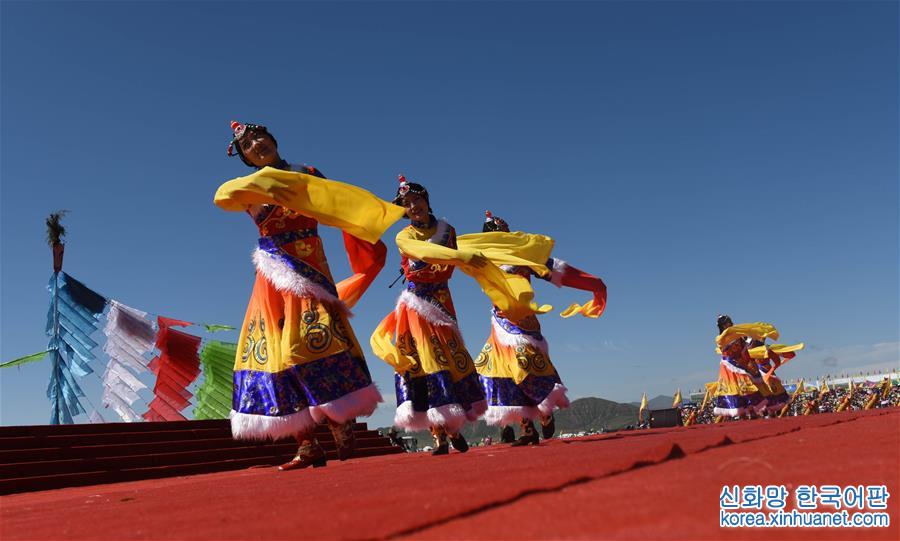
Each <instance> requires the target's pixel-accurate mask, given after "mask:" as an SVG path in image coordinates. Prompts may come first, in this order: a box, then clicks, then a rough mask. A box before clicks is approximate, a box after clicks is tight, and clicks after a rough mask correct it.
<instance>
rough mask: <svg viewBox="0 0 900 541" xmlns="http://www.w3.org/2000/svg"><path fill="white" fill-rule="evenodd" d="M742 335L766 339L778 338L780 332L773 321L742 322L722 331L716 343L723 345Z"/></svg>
mask: <svg viewBox="0 0 900 541" xmlns="http://www.w3.org/2000/svg"><path fill="white" fill-rule="evenodd" d="M740 336H749V337H750V338H753V339H754V340H765V339H766V338H771V339H772V340H778V336H779V334H778V329H776V328H775V326H774V325H772V324H771V323H762V322H757V323H741V324H740V325H732V326H731V327H728V328H727V329H725V330H724V331H722V334H720V335H719V336H717V337H716V345H718V346H723V345H725V344H727V343H729V342H731V341H732V340H734V339H735V338H738V337H740Z"/></svg>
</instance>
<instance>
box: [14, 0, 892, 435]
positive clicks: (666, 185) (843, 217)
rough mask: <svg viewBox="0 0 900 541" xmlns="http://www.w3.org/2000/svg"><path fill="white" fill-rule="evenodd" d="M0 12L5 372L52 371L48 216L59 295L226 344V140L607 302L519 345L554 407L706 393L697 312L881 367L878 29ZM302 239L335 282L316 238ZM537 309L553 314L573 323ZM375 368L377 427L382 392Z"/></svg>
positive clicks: (828, 10) (146, 6) (885, 43)
mask: <svg viewBox="0 0 900 541" xmlns="http://www.w3.org/2000/svg"><path fill="white" fill-rule="evenodd" d="M0 12H2V32H0V40H2V42H0V45H2V48H0V55H2V56H0V61H2V62H0V70H2V72H0V76H2V77H0V81H2V83H0V85H2V86H0V114H2V119H3V121H2V125H0V144H2V145H0V153H2V154H0V158H2V160H0V178H2V188H0V210H2V212H0V214H2V216H0V288H2V289H0V357H2V359H4V360H7V359H11V358H14V357H17V356H19V355H24V354H27V353H31V352H34V351H38V350H40V349H42V348H43V347H44V346H45V344H46V337H45V336H44V335H43V325H44V318H45V314H46V306H47V300H48V295H47V292H46V290H45V284H46V281H47V279H48V276H49V274H50V272H51V259H50V252H49V249H48V248H47V246H46V244H45V243H44V240H43V237H44V227H43V219H44V217H45V216H46V215H47V214H48V213H49V212H50V211H53V210H56V209H61V208H62V209H68V210H70V211H71V214H70V215H69V216H67V217H66V219H65V224H66V226H67V227H68V228H69V230H70V234H69V235H68V243H67V253H66V261H65V268H66V270H67V271H68V272H69V273H70V274H72V275H73V276H75V277H77V278H79V279H80V280H82V281H84V282H85V283H86V284H88V285H89V286H91V287H93V288H94V289H96V290H98V291H99V292H101V293H103V294H104V295H107V296H109V297H113V298H116V299H118V300H120V301H122V302H125V303H126V304H129V305H131V306H134V307H137V308H140V309H143V310H147V311H150V312H154V313H157V314H163V315H167V316H171V317H177V318H182V319H187V320H191V321H204V322H216V323H229V324H232V325H238V324H240V321H241V318H242V316H243V312H244V309H245V307H246V302H247V299H248V297H249V294H250V290H251V285H252V277H253V269H252V266H251V262H250V259H249V253H250V250H251V248H252V247H253V244H254V241H255V238H256V231H255V228H254V226H253V225H252V223H251V221H250V220H249V218H248V217H247V216H245V215H241V214H232V213H226V212H223V211H221V210H219V209H218V208H216V207H215V206H213V205H212V195H213V193H214V191H215V189H216V187H217V186H218V185H219V184H220V183H221V182H223V181H225V180H228V179H230V178H233V177H235V176H239V175H242V174H245V173H246V172H247V170H246V168H245V167H244V166H243V164H241V163H240V162H239V161H238V160H237V159H228V158H227V157H226V156H225V147H226V145H227V142H228V131H229V130H228V122H229V121H230V120H232V119H239V120H243V121H250V122H257V123H262V124H266V125H268V126H269V127H270V129H271V130H272V132H273V133H275V134H276V136H277V137H278V141H279V144H280V150H281V152H282V155H283V156H285V157H286V158H287V159H288V160H291V161H297V162H306V163H310V164H313V165H315V166H317V167H319V168H320V169H321V170H322V171H323V172H325V173H326V174H327V175H328V176H330V177H332V178H335V179H339V180H347V181H350V182H353V183H356V184H358V185H361V186H363V187H365V188H367V189H369V190H371V191H373V192H375V193H377V194H379V195H381V196H382V197H385V198H387V197H389V196H391V195H392V194H393V191H394V189H395V186H396V181H395V179H396V175H397V174H398V173H400V172H402V173H405V174H406V175H407V176H408V177H409V178H410V179H412V180H416V181H420V182H422V183H423V184H425V185H426V186H427V187H428V188H429V190H430V192H431V194H432V206H433V207H434V208H435V210H436V212H437V214H439V215H440V216H443V217H446V218H447V219H448V220H449V221H450V222H451V223H452V224H454V225H455V226H456V227H457V230H458V231H459V232H460V233H463V232H470V231H476V230H480V227H481V221H482V216H483V212H484V210H485V209H487V208H489V209H491V210H493V211H494V213H495V214H497V215H500V216H503V217H504V218H506V219H507V220H508V221H509V222H510V223H511V224H512V226H513V228H514V229H522V230H526V231H531V232H538V233H544V234H548V235H551V236H553V237H554V238H555V239H556V241H557V244H556V251H555V255H557V256H559V257H562V258H563V259H566V260H568V261H570V262H571V263H573V264H575V265H576V266H579V267H581V268H583V269H585V270H588V271H590V272H593V273H594V274H597V275H599V276H601V277H603V279H604V280H605V281H606V283H607V285H608V287H609V306H608V310H607V313H606V314H605V315H604V316H603V318H601V319H600V320H587V319H578V320H562V319H561V318H559V317H558V316H557V315H555V314H551V315H548V316H544V317H543V319H542V323H543V325H544V331H545V334H546V335H547V337H548V339H549V341H550V344H551V356H552V358H553V360H554V362H555V364H556V366H557V368H558V370H559V372H560V374H561V376H562V378H563V380H564V381H565V382H566V383H567V384H568V386H569V388H570V391H571V395H572V396H573V397H579V396H602V397H605V398H610V399H614V400H619V401H633V400H637V399H639V397H640V394H641V393H642V392H647V393H648V394H649V395H651V396H653V395H655V394H660V393H665V394H671V393H672V392H673V391H674V389H675V388H676V387H681V388H682V389H685V390H686V389H691V388H697V387H699V386H700V385H702V384H703V383H704V382H706V381H709V380H711V379H714V378H715V375H716V371H717V358H716V355H715V353H714V352H713V342H712V340H713V337H714V335H715V324H714V323H715V316H716V314H717V313H720V312H728V313H730V314H731V315H732V316H733V317H734V319H735V320H736V321H758V320H763V321H770V322H772V323H774V324H775V325H776V326H778V327H779V328H780V329H781V331H782V338H783V340H784V341H788V342H793V341H804V342H806V343H807V345H808V349H807V350H806V351H804V352H802V354H801V355H800V356H798V358H797V359H795V360H794V361H792V363H791V364H790V365H788V366H786V367H785V368H784V369H783V372H782V374H783V375H784V376H785V377H791V376H817V375H820V374H825V373H832V374H833V373H840V372H846V371H858V370H872V369H876V368H890V367H895V368H896V367H898V365H900V361H898V358H900V353H898V351H900V350H898V343H900V336H898V334H900V330H898V329H900V317H898V314H900V306H898V299H900V291H898V283H900V270H898V261H900V253H898V244H900V242H898V240H900V239H898V230H900V220H898V208H900V206H898V203H900V197H898V144H900V140H898V128H897V121H898V105H897V96H898V65H900V62H898V53H897V39H898V29H897V24H898V23H897V21H898V6H897V4H896V3H893V2H659V3H657V2H631V3H625V2H594V3H582V2H580V3H560V2H554V3H549V2H548V3H539V2H532V3H483V4H482V3H408V2H401V3H388V2H365V3H347V2H341V3H335V4H326V3H282V2H277V3H253V4H250V3H238V2H224V3H222V2H218V3H211V2H193V3H164V2H153V3H150V2H128V3H112V2H108V3H90V2H75V3H54V2H28V3H26V2H3V3H2V4H0ZM401 226H402V224H398V225H397V226H396V227H395V228H394V229H393V230H391V231H390V232H388V234H387V235H386V240H387V241H388V242H389V245H390V244H391V243H392V239H393V235H394V233H395V232H396V230H397V229H398V228H399V227H401ZM324 236H325V240H326V243H327V246H328V249H329V255H330V261H331V264H332V269H333V270H334V271H335V274H336V275H338V276H344V275H346V273H347V264H346V261H345V257H344V255H343V253H342V251H341V245H340V242H339V237H338V236H337V234H336V233H335V232H333V231H327V232H325V233H324ZM390 251H391V256H390V259H389V260H388V265H387V267H386V268H385V270H384V272H383V274H382V275H381V276H380V277H379V279H378V280H377V281H376V282H375V284H374V285H373V287H372V289H371V290H370V292H369V293H368V294H367V296H366V297H364V298H363V300H362V301H361V303H360V304H359V305H358V306H357V308H356V309H355V313H356V317H355V318H354V320H353V325H354V329H355V331H356V333H357V335H358V336H359V337H361V338H362V339H363V341H364V342H366V341H367V337H368V335H369V334H370V333H371V331H372V330H373V329H374V327H375V326H376V324H377V323H378V321H379V320H380V319H381V318H382V317H383V316H384V315H385V314H386V313H387V311H388V310H390V309H391V307H392V306H393V304H394V299H395V297H396V295H397V291H396V288H395V289H393V290H388V289H387V284H388V283H389V282H390V281H391V280H392V279H393V278H394V276H395V274H396V271H395V269H396V268H397V266H398V260H399V258H398V256H397V255H396V251H395V249H394V247H393V246H392V245H391V246H390ZM536 287H537V290H538V298H539V300H541V301H543V302H549V303H551V304H554V305H555V306H556V307H557V308H562V307H564V306H566V305H567V304H568V303H570V302H574V301H578V300H584V299H586V297H585V295H583V294H582V293H579V292H573V291H567V290H556V289H555V288H553V287H552V286H549V284H543V283H540V284H538V285H537V286H536ZM451 289H452V290H453V292H454V296H455V300H456V304H457V307H458V310H459V316H460V320H461V325H462V330H463V334H464V337H465V339H466V342H467V345H468V347H469V348H470V350H471V351H477V350H478V349H479V348H480V347H481V345H482V343H483V341H484V340H485V338H486V336H487V333H488V329H489V323H488V308H489V307H488V303H487V301H486V299H485V297H484V296H483V295H482V294H481V293H480V291H479V290H478V289H477V288H476V287H475V285H474V282H472V280H470V279H468V278H467V277H465V276H463V275H461V274H460V275H458V276H457V277H456V278H454V280H453V281H452V283H451ZM223 337H224V338H229V336H227V335H226V336H223ZM369 364H370V366H371V367H372V371H373V375H374V377H375V379H376V382H377V383H378V384H379V385H380V386H381V388H382V390H383V391H384V392H385V393H384V394H385V395H386V397H387V399H388V403H389V404H391V403H392V398H393V393H392V380H391V371H390V369H389V368H388V367H387V365H385V364H384V363H383V362H381V361H380V360H379V359H377V358H375V357H374V355H370V357H369ZM96 368H98V369H99V370H102V366H99V365H98V366H97V367H96ZM48 369H49V368H48V365H47V363H35V364H32V365H30V366H26V367H23V368H20V369H7V370H4V371H3V372H2V373H0V378H2V379H0V390H2V393H0V422H2V424H39V423H46V422H47V419H48V410H49V406H48V404H47V399H46V397H45V395H44V391H45V387H46V381H47V378H48V373H49V372H48ZM91 385H93V384H89V385H88V388H89V389H90V388H91ZM92 400H93V401H94V402H98V401H99V390H97V394H94V395H93V396H92ZM390 409H391V408H390V407H385V408H382V409H380V410H379V412H378V414H377V415H376V418H375V420H374V422H375V424H377V425H379V426H380V425H383V424H387V422H388V420H389V418H390V417H389V410H390ZM107 411H108V410H107ZM110 417H111V415H110Z"/></svg>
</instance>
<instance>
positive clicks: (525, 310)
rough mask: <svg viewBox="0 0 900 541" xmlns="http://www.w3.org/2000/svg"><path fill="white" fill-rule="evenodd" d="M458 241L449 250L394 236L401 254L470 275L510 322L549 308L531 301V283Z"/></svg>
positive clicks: (432, 244)
mask: <svg viewBox="0 0 900 541" xmlns="http://www.w3.org/2000/svg"><path fill="white" fill-rule="evenodd" d="M457 242H459V239H457ZM459 244H461V246H460V247H459V248H458V249H453V248H448V247H446V246H441V245H439V244H435V243H431V242H426V241H421V240H415V239H412V238H409V235H408V234H407V233H405V232H403V231H401V232H400V233H399V234H398V235H397V247H398V248H399V249H400V252H401V253H402V254H403V255H405V256H407V257H409V258H411V259H416V260H419V261H425V262H426V263H431V264H437V265H453V266H455V267H457V268H459V270H461V271H463V272H464V273H466V274H468V275H469V276H471V277H472V278H474V279H475V281H477V282H478V284H479V285H480V286H481V289H482V291H484V293H485V294H486V295H487V296H488V297H489V298H490V299H491V301H492V302H493V303H494V305H496V306H497V308H499V309H500V310H502V311H503V312H504V313H505V314H506V315H507V316H508V317H509V318H510V319H512V320H514V321H515V320H518V319H520V318H525V317H527V316H529V315H531V314H535V313H544V312H546V311H549V310H550V309H551V308H552V307H550V306H546V305H545V306H541V307H538V306H537V305H536V304H534V302H533V300H534V290H533V289H532V288H531V283H530V282H529V281H528V280H527V279H525V278H523V277H522V276H519V275H517V274H509V273H506V272H503V271H502V270H500V268H499V267H498V266H497V263H495V262H494V260H493V259H491V258H490V257H489V254H490V253H491V252H490V251H489V252H488V254H485V253H482V252H480V251H478V250H475V249H473V248H471V247H470V246H469V247H467V246H464V245H462V244H463V243H459ZM551 246H552V245H551ZM495 255H496V254H495ZM479 256H480V259H478V258H479ZM548 256H549V252H548ZM476 261H480V263H481V265H480V266H479V265H478V264H473V262H476ZM545 261H546V258H545ZM503 264H506V263H503Z"/></svg>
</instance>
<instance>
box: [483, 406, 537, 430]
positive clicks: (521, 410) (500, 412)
mask: <svg viewBox="0 0 900 541" xmlns="http://www.w3.org/2000/svg"><path fill="white" fill-rule="evenodd" d="M538 417H540V414H538V410H537V408H535V407H532V406H488V409H487V411H486V412H484V422H486V423H487V424H489V425H491V426H509V425H514V424H516V423H518V422H519V421H521V420H522V419H528V420H530V421H534V420H535V419H537V418H538Z"/></svg>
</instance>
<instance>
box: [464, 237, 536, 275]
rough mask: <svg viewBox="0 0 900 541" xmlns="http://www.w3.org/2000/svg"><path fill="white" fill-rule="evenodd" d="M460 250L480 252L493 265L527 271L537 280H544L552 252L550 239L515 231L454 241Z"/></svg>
mask: <svg viewBox="0 0 900 541" xmlns="http://www.w3.org/2000/svg"><path fill="white" fill-rule="evenodd" d="M456 243H457V245H459V248H460V249H466V250H474V251H476V252H480V253H481V254H482V255H483V256H484V257H486V258H488V259H489V260H490V261H491V263H494V264H495V265H514V266H517V267H528V268H529V269H531V270H533V271H534V272H535V273H536V274H537V275H538V276H547V275H548V274H550V269H548V268H547V260H548V259H550V253H551V252H552V251H553V239H551V238H550V237H547V236H544V235H533V234H530V233H523V232H521V231H517V232H514V233H503V232H501V231H491V232H488V233H470V234H468V235H461V236H459V237H457V238H456Z"/></svg>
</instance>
